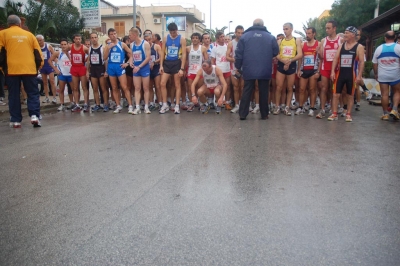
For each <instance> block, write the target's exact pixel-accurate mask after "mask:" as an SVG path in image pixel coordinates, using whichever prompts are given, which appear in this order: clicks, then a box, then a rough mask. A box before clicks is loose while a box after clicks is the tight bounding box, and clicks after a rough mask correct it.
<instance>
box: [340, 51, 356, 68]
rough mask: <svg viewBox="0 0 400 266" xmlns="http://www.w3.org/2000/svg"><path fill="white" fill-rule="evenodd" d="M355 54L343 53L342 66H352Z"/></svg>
mask: <svg viewBox="0 0 400 266" xmlns="http://www.w3.org/2000/svg"><path fill="white" fill-rule="evenodd" d="M352 59H353V56H352V55H351V54H343V55H342V57H341V58H340V67H351V65H352V61H353V60H352Z"/></svg>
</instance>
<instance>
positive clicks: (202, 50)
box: [201, 46, 208, 61]
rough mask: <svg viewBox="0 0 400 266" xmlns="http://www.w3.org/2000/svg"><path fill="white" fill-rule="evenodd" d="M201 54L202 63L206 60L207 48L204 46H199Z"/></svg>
mask: <svg viewBox="0 0 400 266" xmlns="http://www.w3.org/2000/svg"><path fill="white" fill-rule="evenodd" d="M201 52H202V53H203V61H205V60H208V53H207V48H206V47H204V46H201Z"/></svg>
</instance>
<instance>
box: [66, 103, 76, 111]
mask: <svg viewBox="0 0 400 266" xmlns="http://www.w3.org/2000/svg"><path fill="white" fill-rule="evenodd" d="M74 107H75V103H73V102H72V103H70V105H69V106H68V107H67V110H72V109H74Z"/></svg>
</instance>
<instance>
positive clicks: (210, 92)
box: [190, 59, 228, 114]
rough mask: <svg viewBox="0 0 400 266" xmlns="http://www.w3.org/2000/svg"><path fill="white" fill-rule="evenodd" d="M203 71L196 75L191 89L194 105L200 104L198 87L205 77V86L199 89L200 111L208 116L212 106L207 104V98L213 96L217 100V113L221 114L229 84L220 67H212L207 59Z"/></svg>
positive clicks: (200, 70)
mask: <svg viewBox="0 0 400 266" xmlns="http://www.w3.org/2000/svg"><path fill="white" fill-rule="evenodd" d="M201 68H202V69H199V71H197V74H196V78H195V79H194V81H193V83H192V87H191V88H190V90H191V92H192V101H193V103H194V104H197V103H198V100H197V97H196V93H195V92H196V85H197V83H198V82H199V80H200V79H201V78H202V77H203V80H204V84H203V85H202V86H201V87H200V88H199V90H198V92H197V93H198V95H199V99H200V105H201V106H200V111H201V113H203V114H207V113H208V111H209V110H210V104H209V103H208V102H207V99H206V97H207V98H208V99H209V98H210V97H211V96H212V97H214V95H215V98H216V99H217V107H216V108H215V113H216V114H220V113H221V106H222V104H223V101H224V96H225V93H226V91H227V88H228V84H227V83H226V81H225V78H224V75H223V73H222V71H221V69H219V67H217V66H215V65H212V64H211V60H210V59H207V60H205V61H204V62H203V64H202V65H201Z"/></svg>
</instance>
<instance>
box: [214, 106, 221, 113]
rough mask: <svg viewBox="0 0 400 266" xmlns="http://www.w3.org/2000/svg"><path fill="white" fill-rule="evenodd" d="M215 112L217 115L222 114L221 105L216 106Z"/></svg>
mask: <svg viewBox="0 0 400 266" xmlns="http://www.w3.org/2000/svg"><path fill="white" fill-rule="evenodd" d="M215 113H216V114H217V115H219V114H221V106H218V105H217V106H216V107H215Z"/></svg>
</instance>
